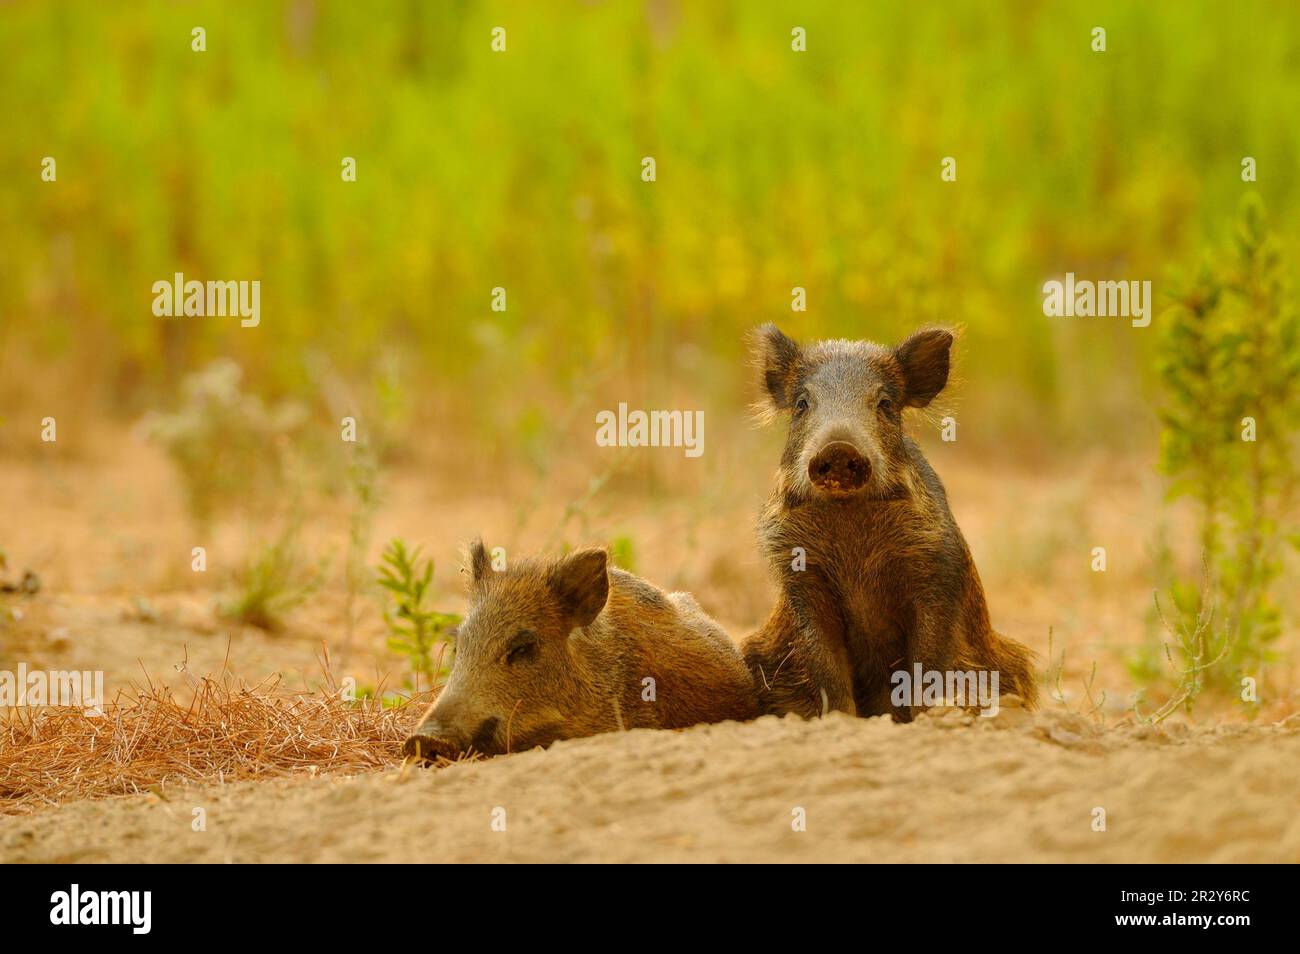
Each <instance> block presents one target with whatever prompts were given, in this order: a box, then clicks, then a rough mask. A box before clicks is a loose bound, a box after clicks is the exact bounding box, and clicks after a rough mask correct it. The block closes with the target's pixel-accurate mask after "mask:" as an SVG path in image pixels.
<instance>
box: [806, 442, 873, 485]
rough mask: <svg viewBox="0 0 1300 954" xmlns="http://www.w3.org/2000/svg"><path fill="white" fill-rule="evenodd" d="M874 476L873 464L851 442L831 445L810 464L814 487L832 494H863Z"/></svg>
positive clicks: (823, 449) (824, 448)
mask: <svg viewBox="0 0 1300 954" xmlns="http://www.w3.org/2000/svg"><path fill="white" fill-rule="evenodd" d="M870 475H871V464H870V463H868V462H867V459H866V458H865V457H863V456H862V454H860V453H859V452H858V449H857V448H856V447H854V446H853V445H852V444H850V443H849V442H848V441H831V442H830V443H829V444H827V445H826V446H825V447H823V448H822V449H821V450H819V451H818V452H817V456H816V457H814V458H813V459H812V461H811V462H809V464H808V477H809V479H810V480H811V481H812V482H813V485H814V486H815V487H817V488H819V489H821V490H824V491H825V492H826V493H828V494H832V495H836V494H851V493H854V492H856V491H858V490H861V489H862V488H863V486H864V485H865V484H866V482H867V477H869V476H870Z"/></svg>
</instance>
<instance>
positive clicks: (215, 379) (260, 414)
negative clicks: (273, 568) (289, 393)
mask: <svg viewBox="0 0 1300 954" xmlns="http://www.w3.org/2000/svg"><path fill="white" fill-rule="evenodd" d="M180 391H181V401H180V403H179V405H178V406H177V407H176V408H175V409H173V410H171V411H155V412H150V413H149V414H147V415H146V416H145V417H144V418H143V419H142V420H141V422H140V427H141V430H142V432H143V433H144V435H145V436H146V437H147V438H149V439H150V440H152V441H154V442H156V443H157V444H159V445H160V446H161V447H162V448H163V449H164V450H165V451H166V452H167V455H168V457H170V458H171V461H172V463H173V464H174V465H175V466H176V470H177V473H178V475H179V476H180V482H181V486H182V487H183V488H184V492H185V501H186V505H187V507H188V508H189V511H190V516H191V517H192V518H193V520H194V525H195V528H196V530H197V531H198V533H199V536H200V537H205V536H207V533H208V531H209V529H210V528H211V525H212V521H213V518H214V517H215V516H216V515H218V514H219V513H221V514H224V513H227V512H229V511H231V510H235V511H247V510H250V509H253V510H256V508H257V506H258V505H259V504H264V503H267V502H268V501H270V500H277V501H278V500H279V499H281V497H280V496H278V495H282V493H283V491H284V490H285V489H286V484H287V482H288V477H289V475H288V474H287V471H288V470H289V469H290V464H289V462H288V458H289V456H290V454H289V451H288V447H289V444H290V438H292V437H293V436H295V435H296V434H297V433H298V432H299V431H300V430H301V428H302V425H303V423H304V418H305V416H306V414H305V411H304V409H303V407H302V406H301V405H300V404H298V403H297V402H281V403H279V404H277V405H275V406H273V407H270V408H268V407H266V406H265V404H263V402H262V401H261V399H260V398H258V397H257V396H256V395H253V394H249V393H247V392H245V391H244V389H243V388H242V387H241V373H240V370H239V366H238V365H237V364H235V363H234V362H233V361H230V360H229V359H218V360H216V361H213V362H212V364H210V365H208V366H207V367H205V368H203V369H201V370H200V371H197V372H195V373H193V374H189V375H186V376H185V377H184V378H183V379H182V381H181V385H180Z"/></svg>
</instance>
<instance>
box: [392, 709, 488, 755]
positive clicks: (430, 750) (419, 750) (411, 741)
mask: <svg viewBox="0 0 1300 954" xmlns="http://www.w3.org/2000/svg"><path fill="white" fill-rule="evenodd" d="M499 725H500V720H499V719H497V718H488V719H484V720H482V722H480V723H479V724H478V726H477V728H476V729H475V730H474V731H473V732H472V733H468V732H464V731H462V730H461V729H460V728H459V727H458V726H457V725H455V724H454V723H452V722H449V721H448V720H446V719H443V718H439V717H438V715H437V713H434V714H432V715H430V716H429V717H428V718H427V719H425V720H424V721H423V722H421V723H420V725H419V726H418V727H417V728H416V730H415V731H414V732H413V733H411V736H410V738H408V739H407V740H406V743H405V744H404V745H403V746H402V754H403V755H408V756H414V757H415V758H417V759H420V760H422V761H425V762H432V761H434V760H435V759H437V758H444V759H451V760H455V759H456V758H458V757H459V756H461V755H464V754H466V753H467V752H477V753H478V754H479V755H499V754H500V746H499V745H498V744H497V742H496V735H497V727H498V726H499Z"/></svg>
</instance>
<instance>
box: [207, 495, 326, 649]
mask: <svg viewBox="0 0 1300 954" xmlns="http://www.w3.org/2000/svg"><path fill="white" fill-rule="evenodd" d="M298 533H299V524H298V521H297V519H292V520H290V521H289V522H288V523H287V524H286V525H285V528H284V530H283V531H282V532H281V534H280V536H279V537H278V538H277V539H276V540H275V541H274V542H272V543H270V544H268V545H266V546H264V547H262V548H260V549H259V550H257V551H256V553H255V555H254V556H253V557H252V559H250V560H249V562H248V563H247V564H246V566H245V567H244V568H243V569H242V570H241V571H239V572H238V573H237V574H236V578H235V579H236V585H237V587H238V589H237V592H236V595H235V596H234V597H233V598H232V599H230V600H228V601H226V602H225V603H223V604H221V606H220V608H219V612H220V614H221V615H222V616H224V617H226V618H227V619H233V620H237V621H239V622H241V623H245V624H247V625H249V626H257V627H259V628H261V629H265V630H268V631H274V630H278V629H280V628H281V625H282V618H283V616H284V614H285V613H286V612H288V611H289V610H291V609H292V608H293V607H295V606H298V605H300V604H301V603H303V602H304V601H306V600H307V598H308V597H310V596H311V595H312V594H313V593H314V592H316V590H318V589H319V588H320V585H321V582H322V580H323V578H324V568H323V565H317V566H316V567H315V568H313V569H308V568H307V566H306V559H305V556H304V554H303V553H302V550H301V547H300V546H299V543H298Z"/></svg>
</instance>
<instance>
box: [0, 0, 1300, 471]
mask: <svg viewBox="0 0 1300 954" xmlns="http://www.w3.org/2000/svg"><path fill="white" fill-rule="evenodd" d="M1098 25H1101V26H1104V27H1105V28H1106V29H1107V31H1108V50H1107V51H1106V52H1104V53H1094V52H1093V51H1092V50H1091V48H1090V41H1091V37H1090V31H1091V30H1092V28H1093V27H1094V26H1098ZM195 26H202V27H203V28H205V29H206V31H207V51H206V52H203V53H196V52H192V51H191V48H190V31H191V29H192V28H193V27H195ZM495 26H503V27H505V28H506V30H507V51H506V52H505V53H502V54H497V53H493V52H491V50H490V32H491V29H492V28H493V27H495ZM794 26H802V27H804V28H805V29H806V30H807V35H808V52H806V53H795V52H792V51H791V49H790V31H791V28H792V27H794ZM1298 70H1300V7H1297V6H1296V5H1294V4H1291V3H1286V2H1271V0H1255V2H1243V3H1233V4H1225V3H1218V2H1210V0H1201V2H1196V0H1178V2H1173V0H1169V2H1151V3H1132V2H1124V0H1114V2H1093V0H1089V2H1082V0H1080V2H1071V3H1066V2H1048V0H1042V2H1033V0H1018V2H1008V3H1005V4H989V3H987V2H977V0H968V2H959V3H942V4H938V3H936V4H916V3H901V2H900V3H870V4H848V3H841V2H833V0H826V2H813V3H806V2H800V3H794V2H791V3H776V2H773V3H742V2H740V0H732V2H719V3H708V4H688V3H685V2H680V0H635V2H633V0H627V2H603V3H602V2H592V3H572V4H561V3H556V4H550V3H548V4H522V3H505V2H501V3H482V2H470V0H448V2H424V0H407V2H400V3H380V4H354V3H347V2H341V0H340V2H319V0H283V2H266V3H225V2H223V3H217V2H203V0H201V2H195V3H187V4H174V3H164V2H142V3H137V4H131V5H130V6H129V7H121V6H117V5H112V4H103V3H96V2H91V0H85V2H80V3H58V4H51V3H45V2H40V0H20V2H16V3H9V4H5V5H4V7H3V9H2V10H0V77H2V78H3V81H2V82H0V113H3V114H4V116H5V117H6V135H5V136H4V137H3V139H2V140H0V175H2V176H3V181H4V183H5V186H4V188H3V190H0V221H3V222H4V223H5V254H4V255H3V256H2V257H0V322H2V325H0V399H2V400H3V401H4V402H5V403H8V402H11V401H14V400H16V399H17V398H18V397H19V396H20V395H22V394H23V393H24V392H23V389H27V390H30V389H33V388H36V387H38V386H45V385H46V384H48V386H49V387H50V388H52V389H53V388H55V387H56V386H64V385H68V384H69V383H71V384H72V385H74V387H73V389H72V390H71V391H67V390H66V389H65V390H60V391H57V392H52V393H60V394H63V393H70V394H73V395H76V396H78V397H79V398H80V399H82V400H83V401H93V402H94V405H93V406H96V407H99V408H101V409H102V410H103V411H104V412H105V413H106V414H111V413H126V414H130V415H134V414H137V413H139V412H141V411H144V410H149V409H152V408H154V407H159V406H167V404H168V402H169V401H170V400H172V398H173V395H174V393H175V390H176V388H177V387H178V384H179V382H180V380H181V378H182V377H183V375H184V374H185V373H187V372H191V371H194V370H196V369H198V368H201V367H203V366H204V365H205V364H206V363H207V362H208V361H210V360H211V359H213V358H215V357H218V356H225V357H229V358H231V359H232V360H234V361H236V362H237V363H238V364H239V365H240V367H242V368H243V369H244V372H245V376H246V377H245V380H246V383H247V384H248V386H249V387H250V388H252V389H254V390H256V391H258V392H259V393H260V394H261V396H262V397H263V399H265V400H268V401H272V400H278V399H282V398H284V397H288V396H292V397H299V398H303V399H306V400H309V401H312V402H314V404H315V405H316V406H317V409H318V410H319V409H320V407H321V406H322V405H323V402H322V401H321V400H320V395H319V384H320V382H319V378H318V377H317V376H316V375H315V373H314V371H313V368H316V367H319V366H321V364H322V363H324V364H328V365H329V366H330V367H332V368H337V372H338V374H339V375H340V376H342V377H343V378H344V379H346V380H347V381H349V382H352V383H353V384H354V385H355V386H356V387H357V388H358V389H359V390H360V391H361V394H360V396H359V398H358V401H359V403H362V404H365V405H367V406H375V407H390V406H392V405H393V404H394V403H395V402H398V403H401V402H406V403H407V404H409V405H412V406H413V407H414V408H415V410H416V411H418V412H419V413H422V414H425V415H429V416H432V417H435V418H437V419H439V420H445V421H455V422H457V424H458V425H463V426H461V427H460V429H461V430H463V431H465V432H467V433H466V434H462V435H458V437H457V439H458V440H465V439H475V440H480V441H481V442H482V443H484V444H488V445H491V446H494V447H503V446H509V447H510V448H512V453H513V454H515V455H516V456H519V455H520V452H521V450H522V456H523V458H524V459H529V455H530V450H529V449H530V448H532V447H535V446H538V445H539V444H545V442H546V441H547V439H548V429H550V428H553V427H555V426H558V425H557V424H556V423H554V419H555V417H556V415H554V414H552V413H550V409H554V408H565V407H569V406H570V405H571V401H572V398H573V397H574V396H575V395H579V394H587V393H588V392H589V391H590V390H591V389H592V388H593V387H597V388H603V389H604V390H606V391H608V390H609V388H610V387H611V386H612V385H611V384H609V383H608V382H616V383H617V386H618V387H619V389H620V390H619V391H618V392H617V394H618V396H619V397H620V398H623V399H628V400H631V401H638V400H641V401H646V402H653V401H659V402H663V403H667V402H669V401H672V400H673V399H674V398H676V399H677V400H678V402H679V403H680V399H681V396H682V395H683V394H686V395H689V396H690V397H689V398H688V399H689V400H691V401H692V403H693V404H694V405H696V406H699V404H700V403H701V400H702V398H701V397H700V395H701V394H702V393H703V392H705V391H716V392H719V400H723V399H725V400H726V401H727V402H728V405H729V406H730V405H731V404H734V403H739V402H740V401H741V400H743V398H744V396H745V395H747V394H748V393H749V381H748V379H747V374H746V369H745V368H744V366H743V363H742V361H741V360H740V359H741V349H742V343H741V337H742V333H743V331H744V330H745V329H747V328H749V327H751V326H753V325H754V324H756V323H758V322H760V321H763V320H770V319H775V320H778V321H780V322H781V323H782V324H783V326H785V327H786V329H787V330H788V331H790V333H792V334H794V335H796V336H804V337H811V336H815V335H829V334H834V335H850V336H854V337H873V338H882V339H889V338H894V337H898V336H901V335H902V334H903V333H904V332H905V331H907V330H909V329H911V328H913V327H915V326H916V325H918V324H920V323H923V322H928V321H948V322H960V323H963V324H964V325H965V326H966V329H967V334H966V337H965V339H964V340H963V344H962V349H963V350H962V355H961V360H962V362H963V363H964V365H965V371H964V373H963V375H962V377H963V378H964V379H965V380H967V381H968V382H969V383H970V388H969V389H968V394H967V397H966V399H965V401H964V403H963V410H964V412H965V413H967V414H972V413H978V414H979V415H980V416H981V417H980V419H981V424H980V426H979V427H976V428H971V429H969V430H968V431H966V433H967V434H969V435H971V438H972V439H975V440H979V439H984V440H989V439H997V438H998V437H999V436H1005V435H1008V434H1011V435H1018V436H1019V437H1022V438H1024V439H1025V440H1029V439H1031V438H1033V437H1038V438H1039V439H1041V440H1042V441H1044V442H1046V443H1048V444H1057V443H1059V442H1060V441H1062V440H1065V439H1085V440H1104V439H1107V435H1110V434H1118V435H1121V437H1117V438H1114V439H1116V440H1118V439H1122V435H1124V434H1126V433H1131V430H1132V428H1133V427H1134V426H1136V421H1137V420H1138V419H1140V418H1143V417H1146V418H1150V417H1151V412H1150V409H1149V404H1144V403H1143V402H1142V400H1141V399H1142V397H1143V395H1144V389H1146V388H1150V387H1151V386H1152V385H1153V384H1154V383H1155V382H1154V373H1153V366H1152V362H1151V361H1150V360H1149V359H1150V357H1151V349H1152V348H1153V346H1154V338H1155V335H1154V334H1152V333H1151V332H1149V331H1142V330H1137V329H1132V328H1130V327H1129V326H1128V325H1127V323H1125V322H1123V321H1114V320H1087V319H1083V320H1060V319H1058V320H1049V319H1047V318H1045V317H1044V316H1043V314H1042V310H1041V295H1040V288H1041V286H1042V282H1043V281H1044V280H1045V279H1046V278H1050V277H1053V276H1056V275H1060V274H1062V273H1064V272H1065V271H1074V272H1075V273H1076V274H1077V275H1079V277H1081V278H1084V277H1086V278H1093V279H1106V278H1128V279H1144V278H1150V279H1152V280H1153V281H1155V282H1156V286H1157V291H1159V289H1160V280H1161V279H1162V278H1163V277H1164V274H1165V267H1166V264H1167V263H1169V262H1171V261H1180V260H1186V259H1187V258H1189V257H1191V253H1194V252H1195V250H1197V249H1198V248H1199V247H1200V246H1201V244H1202V242H1203V238H1204V236H1205V235H1206V234H1209V233H1212V232H1213V231H1214V230H1216V229H1218V228H1220V227H1221V226H1222V223H1223V222H1225V221H1227V219H1228V218H1229V217H1230V216H1231V214H1232V210H1233V209H1234V207H1235V205H1236V203H1237V200H1238V198H1239V197H1240V195H1241V194H1242V193H1243V192H1244V191H1253V190H1256V189H1258V191H1259V192H1260V193H1262V194H1263V195H1264V197H1265V198H1266V200H1267V202H1268V205H1269V207H1270V209H1271V210H1272V211H1273V213H1274V215H1275V218H1276V221H1277V222H1278V223H1280V225H1281V232H1280V234H1279V235H1278V242H1279V243H1280V244H1281V245H1282V246H1284V247H1285V248H1286V249H1288V250H1290V251H1291V252H1294V250H1295V246H1296V242H1297V230H1298V229H1300V215H1297V211H1298V210H1297V192H1296V186H1295V182H1296V179H1295V176H1294V172H1295V170H1296V168H1297V164H1298V161H1300V150H1298V149H1297V145H1298V143H1300V126H1298V125H1297V124H1296V123H1294V122H1290V121H1287V120H1288V119H1289V118H1290V117H1294V116H1296V115H1300V83H1297V82H1296V79H1297V72H1298ZM1245 155H1250V156H1253V157H1255V158H1256V160H1257V161H1258V168H1259V183H1258V185H1254V184H1247V183H1243V182H1242V181H1241V178H1240V168H1241V165H1240V164H1241V159H1242V157H1243V156H1245ZM44 156H51V157H54V158H55V159H56V160H57V163H58V165H57V174H58V178H57V181H56V182H53V183H48V182H42V181H41V179H40V163H41V160H42V158H43V157H44ZM348 156H351V157H355V159H356V162H357V181H356V182H354V183H352V182H344V181H342V179H341V176H340V170H341V163H342V160H343V158H344V157H348ZM643 156H654V157H655V158H656V160H657V165H658V180H657V181H656V182H653V183H646V182H643V181H641V178H640V171H641V165H640V162H641V158H642V157H643ZM945 156H953V157H955V158H956V159H957V170H958V179H957V181H956V182H954V183H945V182H942V181H941V180H940V176H939V171H940V161H941V159H942V158H943V157H945ZM1291 259H1292V260H1295V259H1294V255H1292V256H1291ZM175 272H183V273H184V274H185V275H186V276H187V277H188V278H197V279H200V280H208V279H214V280H216V279H235V280H252V279H259V280H261V281H262V283H263V284H262V299H261V301H262V320H261V325H260V326H259V327H257V328H241V327H239V325H238V322H237V321H235V320H231V319H220V318H203V319H196V318H179V319H178V318H156V317H154V315H153V314H152V312H151V309H150V304H151V300H152V293H151V286H152V283H153V282H155V281H157V280H159V279H167V278H169V277H170V276H172V275H173V274H174V273H175ZM498 286H500V287H503V288H505V289H506V290H507V293H508V308H507V310H506V311H505V312H493V311H492V310H491V309H490V307H489V304H490V295H491V290H492V289H493V288H494V287H498ZM795 286H800V287H803V288H806V289H807V292H808V301H809V306H808V311H807V313H797V314H796V313H792V312H791V311H790V300H791V289H792V288H793V287H795ZM597 376H600V381H597V380H595V378H596V377H597ZM602 381H604V382H606V383H601V382H602ZM548 401H549V402H550V403H549V404H548V403H547V402H548ZM579 416H580V417H585V416H586V411H585V405H584V408H583V410H582V413H581V414H580V415H579ZM322 417H323V415H322ZM1116 425H1121V426H1118V427H1117V426H1116Z"/></svg>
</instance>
